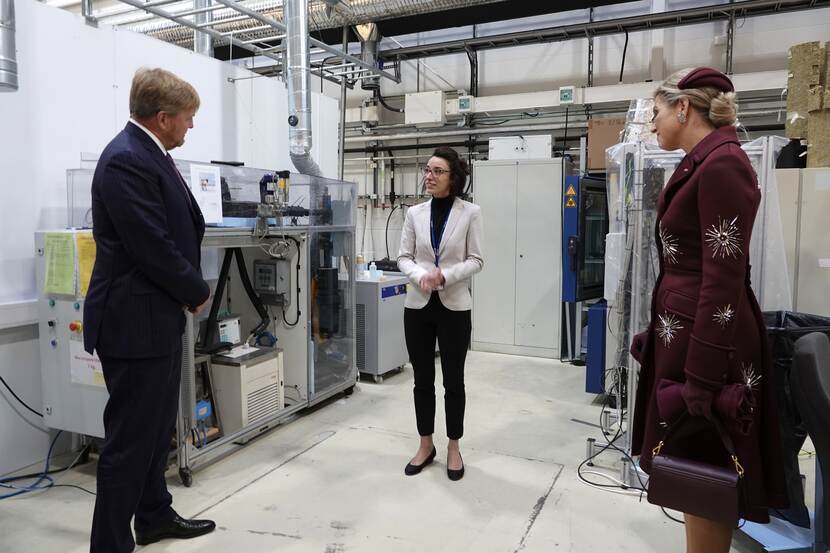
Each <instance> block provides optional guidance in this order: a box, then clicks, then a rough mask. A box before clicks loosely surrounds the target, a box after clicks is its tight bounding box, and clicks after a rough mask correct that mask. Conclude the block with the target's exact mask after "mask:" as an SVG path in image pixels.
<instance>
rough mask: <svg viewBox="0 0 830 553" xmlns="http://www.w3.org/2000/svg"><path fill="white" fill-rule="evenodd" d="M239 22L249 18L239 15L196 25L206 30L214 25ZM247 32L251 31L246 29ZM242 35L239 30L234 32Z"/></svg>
mask: <svg viewBox="0 0 830 553" xmlns="http://www.w3.org/2000/svg"><path fill="white" fill-rule="evenodd" d="M238 21H248V17H247V16H244V15H237V16H236V17H229V18H228V19H217V20H216V21H210V22H208V23H202V24H200V25H196V27H198V28H199V29H204V28H205V27H213V26H214V25H223V24H225V23H236V22H238ZM266 28H267V27H266ZM246 30H250V29H246ZM240 33H242V31H241V30H239V29H237V30H234V31H233V33H232V34H240Z"/></svg>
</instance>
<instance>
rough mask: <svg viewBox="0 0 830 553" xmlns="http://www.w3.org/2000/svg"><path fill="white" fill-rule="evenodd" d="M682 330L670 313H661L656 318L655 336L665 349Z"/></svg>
mask: <svg viewBox="0 0 830 553" xmlns="http://www.w3.org/2000/svg"><path fill="white" fill-rule="evenodd" d="M681 330H683V325H681V324H680V321H679V320H678V319H677V317H675V316H674V315H672V314H671V313H663V314H662V315H658V316H657V335H658V336H659V337H660V339H661V340H663V345H664V346H666V347H667V348H668V347H669V346H671V343H672V342H673V341H674V339H675V338H677V333H678V332H680V331H681Z"/></svg>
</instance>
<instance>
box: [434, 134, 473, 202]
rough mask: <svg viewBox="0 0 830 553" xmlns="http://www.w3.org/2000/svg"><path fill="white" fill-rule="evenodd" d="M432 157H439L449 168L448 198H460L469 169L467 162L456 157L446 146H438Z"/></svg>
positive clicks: (454, 152)
mask: <svg viewBox="0 0 830 553" xmlns="http://www.w3.org/2000/svg"><path fill="white" fill-rule="evenodd" d="M432 157H440V158H441V159H443V160H444V161H446V162H447V163H448V164H449V166H450V196H462V195H463V194H464V185H465V184H467V175H469V174H470V168H469V166H468V165H467V160H465V159H463V158H462V157H461V156H459V155H458V152H456V151H455V150H454V149H452V148H450V147H448V146H440V147H438V148H435V151H434V152H432Z"/></svg>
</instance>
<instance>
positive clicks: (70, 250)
mask: <svg viewBox="0 0 830 553" xmlns="http://www.w3.org/2000/svg"><path fill="white" fill-rule="evenodd" d="M44 249H45V252H44V255H45V257H46V282H45V283H44V287H43V288H44V291H45V292H46V294H56V295H63V296H74V295H75V241H74V240H73V236H72V234H69V233H67V232H50V233H49V234H47V235H46V247H45V248H44Z"/></svg>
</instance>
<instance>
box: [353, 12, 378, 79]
mask: <svg viewBox="0 0 830 553" xmlns="http://www.w3.org/2000/svg"><path fill="white" fill-rule="evenodd" d="M354 31H355V33H357V36H358V38H360V59H361V60H363V61H364V62H366V63H368V64H370V65H372V66H374V67H377V64H378V45H379V44H380V31H378V26H377V25H375V24H374V23H364V24H362V25H355V27H354ZM360 88H362V89H363V90H380V77H370V78H366V79H363V81H362V82H361V83H360Z"/></svg>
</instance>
